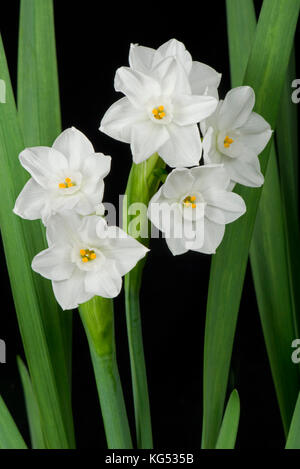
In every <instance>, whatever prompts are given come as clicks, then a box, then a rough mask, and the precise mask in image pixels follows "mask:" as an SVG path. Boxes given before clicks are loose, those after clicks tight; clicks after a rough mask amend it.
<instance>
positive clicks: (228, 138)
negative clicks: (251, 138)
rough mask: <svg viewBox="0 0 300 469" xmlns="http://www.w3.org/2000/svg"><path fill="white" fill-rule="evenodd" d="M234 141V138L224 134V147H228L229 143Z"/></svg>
mask: <svg viewBox="0 0 300 469" xmlns="http://www.w3.org/2000/svg"><path fill="white" fill-rule="evenodd" d="M233 142H234V140H233V139H232V138H230V137H228V135H226V137H225V139H224V147H225V148H229V147H230V145H231V144H232V143H233Z"/></svg>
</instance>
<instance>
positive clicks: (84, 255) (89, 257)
mask: <svg viewBox="0 0 300 469" xmlns="http://www.w3.org/2000/svg"><path fill="white" fill-rule="evenodd" d="M79 252H80V255H81V260H82V262H84V263H86V262H89V261H93V260H94V259H96V257H97V255H96V253H95V251H92V250H90V249H80V251H79Z"/></svg>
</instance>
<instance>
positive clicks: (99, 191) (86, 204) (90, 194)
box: [74, 180, 104, 216]
mask: <svg viewBox="0 0 300 469" xmlns="http://www.w3.org/2000/svg"><path fill="white" fill-rule="evenodd" d="M103 192H104V182H103V181H102V180H100V181H96V182H95V183H93V182H91V183H90V185H89V187H86V188H85V189H84V191H83V193H82V195H81V197H80V199H79V200H78V202H77V203H76V206H75V207H74V209H75V210H76V212H77V213H79V215H82V216H84V215H91V214H93V213H95V212H96V208H97V205H99V204H100V203H101V201H102V199H103Z"/></svg>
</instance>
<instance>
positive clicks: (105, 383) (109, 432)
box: [79, 296, 132, 449]
mask: <svg viewBox="0 0 300 469" xmlns="http://www.w3.org/2000/svg"><path fill="white" fill-rule="evenodd" d="M79 311H80V316H81V320H82V323H83V326H84V329H85V332H86V336H87V339H88V343H89V348H90V353H91V358H92V363H93V367H94V374H95V378H96V385H97V389H98V395H99V401H100V406H101V412H102V418H103V423H104V428H105V434H106V440H107V445H108V448H110V449H131V448H132V440H131V435H130V429H129V424H128V419H127V412H126V406H125V402H124V397H123V391H122V386H121V380H120V376H119V371H118V365H117V359H116V346H115V335H114V310H113V301H112V300H111V299H106V298H101V297H99V296H95V297H94V298H92V299H91V300H90V301H88V302H87V303H84V304H82V305H80V308H79Z"/></svg>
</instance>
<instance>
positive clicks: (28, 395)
mask: <svg viewBox="0 0 300 469" xmlns="http://www.w3.org/2000/svg"><path fill="white" fill-rule="evenodd" d="M17 360H18V368H19V373H20V376H21V381H22V386H23V391H24V398H25V404H26V411H27V417H28V423H29V430H30V439H31V445H32V449H45V448H46V445H45V442H44V437H43V430H42V425H41V417H40V411H39V406H38V403H37V400H36V396H35V394H34V390H33V387H32V383H31V380H30V376H29V373H28V371H27V368H26V366H25V365H24V363H23V362H22V360H21V358H20V357H18V358H17Z"/></svg>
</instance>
